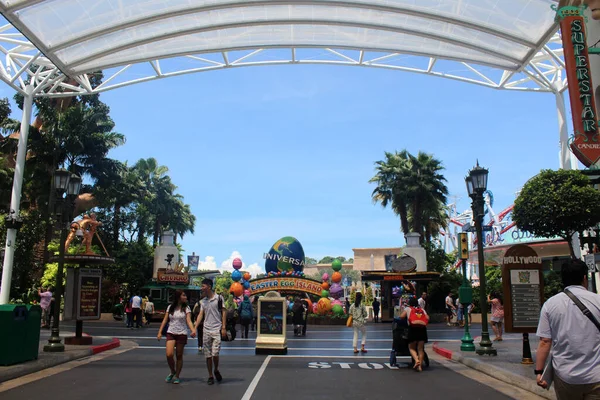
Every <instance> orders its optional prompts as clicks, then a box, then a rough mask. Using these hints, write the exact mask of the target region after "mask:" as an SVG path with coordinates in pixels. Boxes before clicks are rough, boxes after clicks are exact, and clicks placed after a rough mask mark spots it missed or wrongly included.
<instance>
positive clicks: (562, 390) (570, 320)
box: [534, 260, 600, 400]
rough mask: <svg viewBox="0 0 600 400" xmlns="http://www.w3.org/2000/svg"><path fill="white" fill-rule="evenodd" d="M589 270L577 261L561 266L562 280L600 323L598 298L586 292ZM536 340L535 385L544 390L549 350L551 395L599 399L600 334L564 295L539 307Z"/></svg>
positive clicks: (563, 397)
mask: <svg viewBox="0 0 600 400" xmlns="http://www.w3.org/2000/svg"><path fill="white" fill-rule="evenodd" d="M587 274H588V267H587V265H586V264H585V263H584V262H583V261H580V260H570V261H569V262H568V263H565V264H563V266H562V269H561V276H562V281H563V285H564V287H565V290H567V289H568V290H569V291H570V292H571V293H572V294H573V295H575V297H577V298H578V299H579V300H580V301H581V302H582V303H583V304H584V305H585V306H586V307H587V308H588V309H589V310H590V312H591V313H592V315H593V316H594V317H596V319H597V320H600V295H598V294H595V293H592V292H588V291H587V289H586V288H587V286H588V276H587ZM537 336H538V337H539V338H540V343H539V346H538V350H537V359H536V370H535V371H534V372H535V374H536V376H537V384H538V385H539V386H541V387H544V388H545V387H547V386H548V384H547V382H546V381H544V380H543V378H542V373H543V370H544V366H545V364H546V360H547V359H548V355H549V353H550V350H552V366H553V368H554V378H553V381H554V391H555V392H556V397H557V399H558V400H566V399H568V400H578V399H581V400H584V399H598V398H600V332H599V331H598V328H597V327H596V326H595V325H594V323H593V322H592V321H591V320H590V319H589V318H588V317H586V316H585V315H584V314H583V312H582V311H581V310H580V309H579V307H577V305H576V304H575V303H574V302H573V301H572V300H571V299H570V298H569V297H568V296H567V295H566V294H565V293H564V292H561V293H559V294H557V295H555V296H552V297H551V298H550V299H548V301H547V302H546V303H545V304H544V306H543V307H542V311H541V314H540V322H539V324H538V329H537Z"/></svg>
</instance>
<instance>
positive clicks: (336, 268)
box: [331, 258, 342, 272]
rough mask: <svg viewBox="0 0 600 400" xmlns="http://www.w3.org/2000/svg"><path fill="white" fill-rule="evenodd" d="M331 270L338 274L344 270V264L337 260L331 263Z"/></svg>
mask: <svg viewBox="0 0 600 400" xmlns="http://www.w3.org/2000/svg"><path fill="white" fill-rule="evenodd" d="M331 269H333V270H334V271H336V272H337V271H339V270H341V269H342V262H341V261H340V260H338V259H337V258H336V259H335V260H333V262H332V263H331Z"/></svg>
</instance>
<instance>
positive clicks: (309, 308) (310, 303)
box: [304, 298, 316, 313]
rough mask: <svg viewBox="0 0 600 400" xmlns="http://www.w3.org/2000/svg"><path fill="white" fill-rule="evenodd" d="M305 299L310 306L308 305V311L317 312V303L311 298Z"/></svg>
mask: <svg viewBox="0 0 600 400" xmlns="http://www.w3.org/2000/svg"><path fill="white" fill-rule="evenodd" d="M304 301H306V304H308V307H307V308H308V312H313V313H314V312H315V311H314V310H315V305H316V304H313V302H312V301H311V300H310V299H309V298H306V299H304Z"/></svg>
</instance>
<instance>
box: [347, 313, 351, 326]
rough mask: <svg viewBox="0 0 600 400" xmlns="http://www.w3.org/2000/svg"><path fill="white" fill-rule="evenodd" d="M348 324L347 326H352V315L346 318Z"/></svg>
mask: <svg viewBox="0 0 600 400" xmlns="http://www.w3.org/2000/svg"><path fill="white" fill-rule="evenodd" d="M346 326H347V327H348V328H352V315H350V316H349V317H348V319H347V320H346Z"/></svg>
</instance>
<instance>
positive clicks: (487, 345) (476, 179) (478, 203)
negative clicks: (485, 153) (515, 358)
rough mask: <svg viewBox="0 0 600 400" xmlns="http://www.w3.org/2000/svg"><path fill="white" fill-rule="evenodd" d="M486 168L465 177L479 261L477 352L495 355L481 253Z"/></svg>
mask: <svg viewBox="0 0 600 400" xmlns="http://www.w3.org/2000/svg"><path fill="white" fill-rule="evenodd" d="M488 172H489V171H488V170H487V169H485V168H481V167H480V166H479V161H478V162H477V166H476V167H474V168H473V169H472V170H471V171H469V176H467V177H466V178H465V182H466V184H467V191H468V192H469V197H470V198H471V199H472V203H471V209H472V210H473V219H474V220H475V231H476V234H477V259H478V263H479V306H480V307H481V341H480V342H479V348H478V349H477V350H476V352H477V354H479V355H480V356H481V355H486V354H487V355H494V356H495V355H497V352H496V349H494V348H493V347H492V341H491V340H490V333H489V332H488V324H487V294H486V293H487V292H486V287H485V286H486V285H485V284H486V282H485V260H484V255H483V228H482V225H483V212H484V210H483V205H484V200H483V193H484V192H485V191H486V189H487V180H488Z"/></svg>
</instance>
